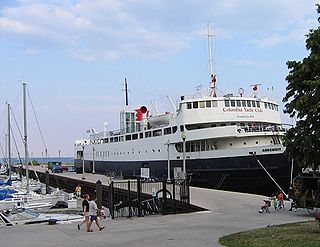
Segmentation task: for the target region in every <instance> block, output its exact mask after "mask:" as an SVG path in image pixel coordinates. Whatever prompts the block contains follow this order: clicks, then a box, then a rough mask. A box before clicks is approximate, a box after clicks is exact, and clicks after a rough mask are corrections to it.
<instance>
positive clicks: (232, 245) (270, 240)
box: [219, 221, 320, 247]
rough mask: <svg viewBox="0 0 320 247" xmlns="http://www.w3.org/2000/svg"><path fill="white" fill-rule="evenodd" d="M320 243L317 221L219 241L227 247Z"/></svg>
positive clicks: (296, 246) (315, 245) (295, 246)
mask: <svg viewBox="0 0 320 247" xmlns="http://www.w3.org/2000/svg"><path fill="white" fill-rule="evenodd" d="M319 242H320V229H319V226H318V223H317V222H315V221H310V222H300V223H293V224H285V225H280V226H269V227H265V228H261V229H256V230H251V231H247V232H240V233H236V234H231V235H228V236H223V237H221V238H220V239H219V243H220V244H222V245H223V246H227V247H270V246H277V247H301V246H308V247H318V246H319Z"/></svg>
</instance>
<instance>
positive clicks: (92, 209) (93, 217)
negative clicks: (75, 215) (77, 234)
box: [87, 196, 105, 232]
mask: <svg viewBox="0 0 320 247" xmlns="http://www.w3.org/2000/svg"><path fill="white" fill-rule="evenodd" d="M96 201H97V198H96V197H95V196H93V197H92V199H91V201H90V202H89V215H90V221H89V224H88V230H87V232H93V230H92V229H91V225H92V222H93V221H95V222H96V225H97V227H98V228H99V231H101V230H103V229H104V228H105V227H104V226H103V227H101V226H100V223H99V219H98V213H99V212H100V209H98V207H97V203H96Z"/></svg>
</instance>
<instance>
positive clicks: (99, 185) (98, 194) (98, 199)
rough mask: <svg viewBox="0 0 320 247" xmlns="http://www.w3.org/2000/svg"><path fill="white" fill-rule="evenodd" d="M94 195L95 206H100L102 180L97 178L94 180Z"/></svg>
mask: <svg viewBox="0 0 320 247" xmlns="http://www.w3.org/2000/svg"><path fill="white" fill-rule="evenodd" d="M96 196H97V206H98V208H100V209H101V208H102V182H101V181H100V180H98V181H97V182H96Z"/></svg>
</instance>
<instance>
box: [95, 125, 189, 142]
mask: <svg viewBox="0 0 320 247" xmlns="http://www.w3.org/2000/svg"><path fill="white" fill-rule="evenodd" d="M181 127H183V126H181ZM177 130H178V127H177V126H173V127H168V128H164V129H163V135H170V134H174V133H176V132H177ZM182 131H183V130H182ZM153 136H162V129H157V130H153V131H145V132H140V133H133V134H127V135H124V136H114V137H109V138H104V139H99V140H93V141H92V143H113V142H122V141H131V140H137V139H143V138H150V137H153Z"/></svg>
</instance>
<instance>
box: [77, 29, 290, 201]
mask: <svg viewBox="0 0 320 247" xmlns="http://www.w3.org/2000/svg"><path fill="white" fill-rule="evenodd" d="M208 36H209V37H210V35H208ZM211 61H212V59H211ZM210 72H211V71H210ZM257 91H258V88H257V86H256V85H255V86H254V87H253V93H252V96H250V97H245V96H244V95H243V89H240V90H239V95H233V94H228V95H224V96H221V97H217V95H216V77H215V76H214V75H213V74H212V73H211V82H210V86H209V92H208V94H207V95H205V94H200V93H197V94H195V96H194V97H191V98H187V97H185V96H181V98H180V102H179V104H178V105H177V106H174V105H173V104H172V106H173V111H171V112H165V113H163V114H155V115H152V116H151V115H150V112H149V110H148V109H147V107H145V106H143V107H141V108H138V109H132V110H129V108H128V106H126V107H125V109H124V110H123V111H121V112H120V130H115V131H109V130H108V129H107V128H105V130H104V131H103V132H100V133H96V132H95V131H93V130H92V131H91V134H90V137H89V138H88V139H86V140H77V141H75V143H74V163H75V168H76V170H77V171H78V172H80V173H81V172H82V171H83V170H85V171H86V172H92V171H93V172H96V173H111V172H114V173H117V174H122V176H124V177H136V176H140V171H141V168H144V167H147V168H149V172H150V176H151V177H154V178H164V177H166V178H173V177H174V176H176V175H177V174H181V173H179V172H178V171H182V172H185V171H186V174H187V175H188V176H189V177H190V178H191V180H190V181H191V184H193V185H199V186H204V187H210V188H218V189H224V190H233V191H242V192H250V193H259V194H266V195H270V194H271V193H272V192H275V191H279V187H280V188H283V189H284V190H287V189H288V188H289V184H290V175H291V174H290V172H291V169H290V168H291V165H290V162H288V160H287V158H286V157H285V154H284V152H285V148H284V146H283V144H282V142H283V136H284V134H285V128H284V127H283V125H282V123H281V119H280V109H279V105H278V104H277V103H276V102H275V101H273V100H271V99H269V98H259V97H258V94H257ZM171 102H172V101H171ZM182 174H183V173H182ZM274 181H276V183H278V185H279V186H277V185H276V183H275V182H274Z"/></svg>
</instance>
